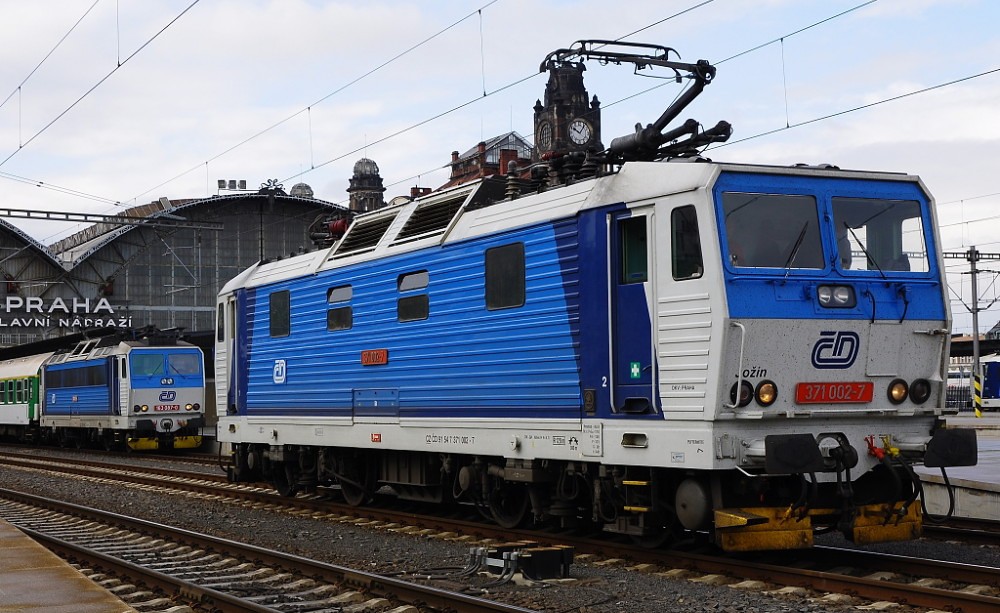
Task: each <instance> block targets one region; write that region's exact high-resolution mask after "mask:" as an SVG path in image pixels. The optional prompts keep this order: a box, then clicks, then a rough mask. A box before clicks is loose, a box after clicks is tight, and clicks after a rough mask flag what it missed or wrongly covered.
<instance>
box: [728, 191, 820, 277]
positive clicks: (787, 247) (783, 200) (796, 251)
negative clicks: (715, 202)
mask: <svg viewBox="0 0 1000 613" xmlns="http://www.w3.org/2000/svg"><path fill="white" fill-rule="evenodd" d="M722 212H723V215H724V219H725V230H726V245H725V248H724V252H725V253H726V257H727V258H728V262H729V264H730V265H731V266H734V267H737V268H787V269H792V268H797V269H802V268H806V269H821V268H824V266H825V261H824V257H823V243H822V240H821V238H820V236H821V234H820V227H819V214H818V213H817V209H816V199H815V198H814V197H813V196H790V195H786V194H747V193H739V192H725V193H723V194H722Z"/></svg>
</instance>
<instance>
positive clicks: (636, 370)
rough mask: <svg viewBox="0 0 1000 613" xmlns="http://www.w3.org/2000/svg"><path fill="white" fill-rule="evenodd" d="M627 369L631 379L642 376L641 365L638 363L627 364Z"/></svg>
mask: <svg viewBox="0 0 1000 613" xmlns="http://www.w3.org/2000/svg"><path fill="white" fill-rule="evenodd" d="M628 368H629V374H630V375H631V376H632V378H633V379H638V378H639V375H641V374H642V365H641V364H639V362H629V365H628Z"/></svg>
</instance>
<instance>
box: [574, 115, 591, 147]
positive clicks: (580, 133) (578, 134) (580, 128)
mask: <svg viewBox="0 0 1000 613" xmlns="http://www.w3.org/2000/svg"><path fill="white" fill-rule="evenodd" d="M593 134H594V132H593V130H592V129H591V127H590V124H589V123H587V122H586V121H584V120H583V119H574V120H573V122H572V123H571V124H569V139H570V140H571V141H573V142H574V143H576V144H577V145H586V144H587V143H589V142H590V138H591V137H592V136H593Z"/></svg>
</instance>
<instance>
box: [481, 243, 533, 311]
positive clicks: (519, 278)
mask: <svg viewBox="0 0 1000 613" xmlns="http://www.w3.org/2000/svg"><path fill="white" fill-rule="evenodd" d="M524 296H525V272H524V243H511V244H509V245H503V246H501V247H492V248H490V249H487V250H486V310H488V311H499V310H501V309H514V308H517V307H521V306H524Z"/></svg>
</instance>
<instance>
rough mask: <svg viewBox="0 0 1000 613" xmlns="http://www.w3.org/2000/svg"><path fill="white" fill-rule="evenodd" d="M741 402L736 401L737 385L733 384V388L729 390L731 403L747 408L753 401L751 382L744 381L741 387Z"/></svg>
mask: <svg viewBox="0 0 1000 613" xmlns="http://www.w3.org/2000/svg"><path fill="white" fill-rule="evenodd" d="M739 394H740V397H739V400H737V399H736V384H735V383H733V387H731V388H730V389H729V401H730V402H732V403H733V404H735V405H736V406H739V407H745V406H747V405H748V404H750V401H751V400H753V386H752V385H750V382H749V381H743V384H742V385H740V387H739Z"/></svg>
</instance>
